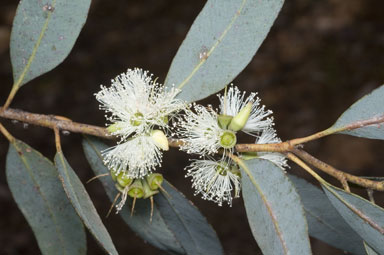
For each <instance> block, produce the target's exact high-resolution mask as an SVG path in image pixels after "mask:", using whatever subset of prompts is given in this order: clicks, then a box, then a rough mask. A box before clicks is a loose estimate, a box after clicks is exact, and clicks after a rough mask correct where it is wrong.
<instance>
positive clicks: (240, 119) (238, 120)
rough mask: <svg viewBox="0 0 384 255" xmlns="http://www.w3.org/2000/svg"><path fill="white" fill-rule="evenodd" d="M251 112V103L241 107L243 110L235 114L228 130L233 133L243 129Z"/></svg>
mask: <svg viewBox="0 0 384 255" xmlns="http://www.w3.org/2000/svg"><path fill="white" fill-rule="evenodd" d="M251 111H252V103H248V104H247V105H246V106H244V107H243V109H241V110H240V112H239V113H238V114H236V116H235V117H233V119H232V121H231V123H230V124H229V127H228V128H229V129H231V130H233V131H239V130H241V129H243V127H244V126H245V124H246V123H247V121H248V118H249V115H250V114H251Z"/></svg>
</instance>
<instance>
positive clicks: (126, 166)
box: [103, 135, 162, 178]
mask: <svg viewBox="0 0 384 255" xmlns="http://www.w3.org/2000/svg"><path fill="white" fill-rule="evenodd" d="M103 156H104V163H105V164H106V165H108V167H109V168H110V169H113V171H114V173H115V175H118V174H119V173H120V172H122V171H123V172H124V173H125V174H126V175H127V177H128V178H142V177H144V176H146V175H148V174H149V173H151V172H152V171H153V170H155V168H156V167H157V166H160V165H161V161H162V153H161V151H160V148H158V147H157V146H156V144H155V141H154V140H153V139H152V137H150V136H148V135H141V136H135V137H133V138H131V139H128V140H127V141H126V142H124V143H121V144H118V145H116V146H114V147H111V148H109V149H107V150H105V151H103Z"/></svg>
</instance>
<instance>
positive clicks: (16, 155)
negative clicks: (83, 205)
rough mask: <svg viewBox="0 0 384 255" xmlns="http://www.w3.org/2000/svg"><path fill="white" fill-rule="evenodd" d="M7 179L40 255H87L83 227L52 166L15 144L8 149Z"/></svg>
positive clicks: (21, 145) (29, 149) (45, 159)
mask: <svg viewBox="0 0 384 255" xmlns="http://www.w3.org/2000/svg"><path fill="white" fill-rule="evenodd" d="M6 175H7V181H8V185H9V188H10V189H11V192H12V195H13V197H14V198H15V200H16V203H17V205H18V206H19V208H20V210H21V211H22V213H23V214H24V216H25V218H26V219H27V221H28V223H29V225H30V226H31V228H32V230H33V232H34V233H35V236H36V239H37V242H38V244H39V248H40V250H41V253H42V254H67V255H71V254H86V250H87V246H86V236H85V231H84V227H83V224H82V223H81V221H80V219H79V217H78V215H77V214H76V212H75V210H74V209H73V207H72V205H71V203H70V202H69V201H68V198H67V197H66V196H65V193H64V190H63V187H62V185H61V182H60V180H59V177H58V173H57V170H56V168H55V167H54V165H53V164H52V162H50V161H49V160H48V159H47V158H45V157H44V156H43V155H41V154H40V153H39V152H38V151H36V150H34V149H33V148H31V147H29V146H28V145H27V144H25V143H23V142H21V141H18V140H15V141H14V142H12V143H11V144H10V146H9V151H8V155H7V163H6Z"/></svg>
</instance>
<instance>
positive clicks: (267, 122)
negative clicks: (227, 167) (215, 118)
mask: <svg viewBox="0 0 384 255" xmlns="http://www.w3.org/2000/svg"><path fill="white" fill-rule="evenodd" d="M256 95H257V93H251V94H250V95H249V96H248V97H247V98H245V92H240V90H239V89H238V88H237V87H233V86H231V87H230V88H229V89H228V91H227V95H223V96H220V95H219V99H220V114H223V115H230V116H236V115H237V114H238V113H239V112H240V110H241V109H243V108H244V107H245V106H246V105H247V104H248V103H252V110H251V113H250V115H249V118H248V121H247V122H246V124H245V126H244V127H243V128H242V131H244V132H245V133H247V134H250V135H255V136H257V135H258V134H259V133H261V132H262V131H263V130H264V129H266V128H269V127H272V126H273V118H272V117H270V118H267V117H268V116H269V115H271V114H272V111H271V110H265V106H264V105H262V106H260V101H261V100H260V98H258V97H256Z"/></svg>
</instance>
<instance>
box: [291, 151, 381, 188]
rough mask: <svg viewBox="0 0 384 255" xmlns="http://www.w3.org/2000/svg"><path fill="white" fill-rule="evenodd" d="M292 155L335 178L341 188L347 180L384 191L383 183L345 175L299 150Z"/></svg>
mask: <svg viewBox="0 0 384 255" xmlns="http://www.w3.org/2000/svg"><path fill="white" fill-rule="evenodd" d="M293 153H295V154H296V155H297V156H299V157H300V158H301V159H303V160H305V161H306V162H308V163H309V164H311V165H312V166H314V167H316V168H318V169H319V170H321V171H323V172H325V173H327V174H329V175H331V176H333V177H335V178H336V179H338V180H339V181H340V182H341V183H342V184H343V186H344V185H345V180H347V181H349V182H352V183H355V184H358V185H360V186H362V187H366V188H369V189H374V190H379V191H384V181H379V182H377V181H372V180H368V179H365V178H361V177H358V176H355V175H351V174H348V173H345V172H343V171H341V170H338V169H336V168H334V167H332V166H330V165H328V164H327V163H325V162H323V161H321V160H319V159H317V158H315V157H313V156H312V155H310V154H308V153H307V152H305V151H303V150H300V149H297V148H294V149H293ZM344 187H345V186H344Z"/></svg>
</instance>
